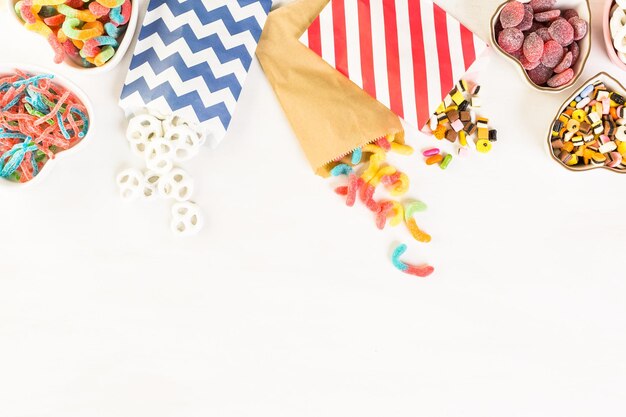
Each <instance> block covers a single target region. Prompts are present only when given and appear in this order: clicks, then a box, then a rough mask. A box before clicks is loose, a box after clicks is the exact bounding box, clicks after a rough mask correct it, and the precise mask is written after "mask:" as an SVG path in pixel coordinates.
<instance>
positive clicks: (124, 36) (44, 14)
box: [6, 0, 139, 73]
mask: <svg viewBox="0 0 626 417" xmlns="http://www.w3.org/2000/svg"><path fill="white" fill-rule="evenodd" d="M6 2H7V8H8V10H9V11H12V12H11V14H12V15H13V19H12V20H13V21H14V22H15V23H17V24H18V25H19V26H20V28H19V29H17V30H19V32H16V33H20V34H21V33H23V31H24V28H26V29H28V30H27V31H26V32H27V33H30V34H31V35H40V36H43V37H44V38H45V39H46V41H47V42H48V44H49V45H50V47H51V49H52V51H53V57H54V62H55V63H57V64H58V63H65V64H66V65H67V66H69V67H70V68H74V69H79V70H83V71H89V72H90V73H101V72H105V71H108V70H110V69H112V68H114V67H115V66H116V65H117V64H119V62H120V61H121V60H122V58H123V57H124V54H125V53H126V52H127V51H128V47H129V46H130V44H131V42H132V40H133V35H134V32H135V28H136V27H137V20H138V15H139V6H138V1H134V0H95V1H91V2H83V0H6Z"/></svg>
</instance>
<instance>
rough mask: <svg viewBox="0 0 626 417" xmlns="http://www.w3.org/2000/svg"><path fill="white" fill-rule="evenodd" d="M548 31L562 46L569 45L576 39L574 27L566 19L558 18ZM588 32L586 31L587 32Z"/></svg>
mask: <svg viewBox="0 0 626 417" xmlns="http://www.w3.org/2000/svg"><path fill="white" fill-rule="evenodd" d="M583 22H584V20H583ZM548 31H549V32H550V36H551V37H552V39H554V40H555V41H557V42H558V43H559V45H561V46H567V45H569V44H570V43H572V42H573V41H574V28H573V27H572V25H570V24H569V23H568V21H567V20H565V19H556V20H555V21H554V22H552V24H551V25H550V27H549V28H548ZM586 33H587V32H586V31H585V34H586ZM583 36H584V35H583Z"/></svg>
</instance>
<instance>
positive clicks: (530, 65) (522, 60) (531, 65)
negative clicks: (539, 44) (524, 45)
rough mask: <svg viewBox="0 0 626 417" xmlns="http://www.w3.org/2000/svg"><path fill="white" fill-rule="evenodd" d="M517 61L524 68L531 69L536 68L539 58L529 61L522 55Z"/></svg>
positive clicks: (539, 61)
mask: <svg viewBox="0 0 626 417" xmlns="http://www.w3.org/2000/svg"><path fill="white" fill-rule="evenodd" d="M519 61H520V64H522V67H524V69H525V70H531V69H534V68H537V66H538V65H540V64H541V60H537V61H535V62H530V61H529V60H528V59H527V58H526V57H525V56H522V57H521V58H520V60H519Z"/></svg>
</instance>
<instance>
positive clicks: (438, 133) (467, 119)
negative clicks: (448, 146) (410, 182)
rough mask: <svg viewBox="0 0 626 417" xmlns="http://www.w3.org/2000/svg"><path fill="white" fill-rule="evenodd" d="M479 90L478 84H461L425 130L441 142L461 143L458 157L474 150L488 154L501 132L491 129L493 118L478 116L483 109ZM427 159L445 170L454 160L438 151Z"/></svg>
mask: <svg viewBox="0 0 626 417" xmlns="http://www.w3.org/2000/svg"><path fill="white" fill-rule="evenodd" d="M479 91H480V86H479V85H478V84H475V83H472V82H470V81H467V80H461V81H459V82H458V83H457V84H456V86H455V87H454V88H453V89H452V91H450V93H449V94H448V95H446V97H445V98H444V99H443V102H442V103H441V104H439V107H438V108H437V110H436V111H435V113H434V115H433V116H432V117H431V118H430V121H429V125H428V128H425V129H424V131H425V132H428V131H429V130H430V132H431V133H432V134H433V135H434V136H435V138H437V139H439V140H442V139H446V140H448V141H449V142H451V143H453V144H456V143H458V149H457V154H458V155H459V156H461V157H464V156H467V155H468V154H469V151H470V149H472V148H474V149H476V151H477V152H479V153H488V152H490V151H491V148H492V143H494V142H496V141H497V140H498V132H497V131H496V130H495V129H490V128H489V119H487V118H485V117H481V116H478V115H477V114H476V111H477V109H478V108H479V107H480V106H481V100H480V97H479V96H478V93H479ZM435 150H436V152H435ZM424 156H425V157H426V158H427V159H426V163H427V164H428V165H434V164H437V163H438V164H439V165H440V167H441V168H442V169H446V168H447V167H448V164H449V163H450V161H451V159H452V155H450V154H447V155H443V154H442V153H441V152H440V150H439V149H438V148H432V149H429V150H427V151H425V153H424Z"/></svg>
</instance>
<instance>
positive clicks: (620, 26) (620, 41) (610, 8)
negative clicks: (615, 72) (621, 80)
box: [602, 0, 626, 71]
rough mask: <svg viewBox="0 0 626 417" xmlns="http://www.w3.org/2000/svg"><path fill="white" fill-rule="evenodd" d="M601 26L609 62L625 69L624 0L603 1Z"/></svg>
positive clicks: (625, 28) (625, 30) (625, 33)
mask: <svg viewBox="0 0 626 417" xmlns="http://www.w3.org/2000/svg"><path fill="white" fill-rule="evenodd" d="M602 27H603V29H604V45H605V47H606V52H607V54H608V55H609V58H610V59H611V62H613V63H614V64H615V65H617V66H618V67H619V68H620V69H622V70H624V71H626V0H619V1H615V0H607V1H606V2H605V4H604V14H603V16H602Z"/></svg>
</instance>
